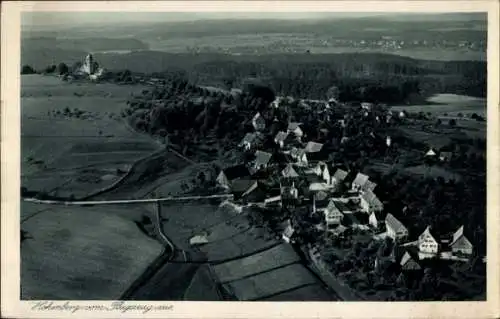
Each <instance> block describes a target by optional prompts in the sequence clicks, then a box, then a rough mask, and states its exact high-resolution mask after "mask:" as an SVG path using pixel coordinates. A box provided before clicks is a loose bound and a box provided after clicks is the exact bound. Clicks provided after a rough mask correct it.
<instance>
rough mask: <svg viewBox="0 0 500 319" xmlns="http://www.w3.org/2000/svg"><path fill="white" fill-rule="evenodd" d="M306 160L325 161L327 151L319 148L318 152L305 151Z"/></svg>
mask: <svg viewBox="0 0 500 319" xmlns="http://www.w3.org/2000/svg"><path fill="white" fill-rule="evenodd" d="M307 160H308V161H313V162H314V161H326V160H328V153H327V152H325V151H324V150H321V151H319V152H314V153H307Z"/></svg>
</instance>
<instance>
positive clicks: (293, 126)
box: [287, 122, 304, 139]
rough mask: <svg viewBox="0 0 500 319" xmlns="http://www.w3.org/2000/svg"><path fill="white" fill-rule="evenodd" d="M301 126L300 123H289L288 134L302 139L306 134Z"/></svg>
mask: <svg viewBox="0 0 500 319" xmlns="http://www.w3.org/2000/svg"><path fill="white" fill-rule="evenodd" d="M301 124H302V123H298V122H290V123H288V128H287V132H288V133H292V134H294V135H295V137H297V138H299V139H300V138H301V137H302V136H304V132H303V131H302V129H301V128H300V125H301Z"/></svg>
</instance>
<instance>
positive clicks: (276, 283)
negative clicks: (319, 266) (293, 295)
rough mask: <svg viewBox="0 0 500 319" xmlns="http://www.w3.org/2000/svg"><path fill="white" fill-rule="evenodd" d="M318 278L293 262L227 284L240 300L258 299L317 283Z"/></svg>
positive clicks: (226, 286)
mask: <svg viewBox="0 0 500 319" xmlns="http://www.w3.org/2000/svg"><path fill="white" fill-rule="evenodd" d="M316 283H317V280H316V278H314V276H313V275H312V274H311V273H310V272H309V271H308V270H307V269H306V268H305V267H304V266H302V265H300V264H292V265H289V266H286V267H283V268H280V269H276V270H273V271H270V272H265V273H262V274H257V275H255V276H252V277H248V278H245V279H241V280H237V281H232V282H231V283H228V284H225V285H224V286H225V288H227V289H228V290H229V291H231V292H232V293H234V295H235V296H237V298H238V299H239V300H242V301H245V300H258V299H262V298H266V297H270V296H272V295H278V294H280V293H284V292H287V291H290V290H293V289H297V288H301V287H303V286H307V285H313V284H316Z"/></svg>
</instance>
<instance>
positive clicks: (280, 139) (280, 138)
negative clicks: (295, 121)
mask: <svg viewBox="0 0 500 319" xmlns="http://www.w3.org/2000/svg"><path fill="white" fill-rule="evenodd" d="M287 137H288V133H287V132H283V131H279V132H278V134H276V136H275V137H274V142H275V143H276V144H278V146H279V147H281V148H283V147H284V146H285V141H286V138H287Z"/></svg>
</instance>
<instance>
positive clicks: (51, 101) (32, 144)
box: [21, 75, 159, 196]
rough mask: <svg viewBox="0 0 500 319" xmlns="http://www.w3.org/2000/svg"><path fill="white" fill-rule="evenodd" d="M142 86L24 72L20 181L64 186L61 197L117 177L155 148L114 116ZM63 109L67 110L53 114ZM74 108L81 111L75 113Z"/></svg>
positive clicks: (41, 187) (46, 187)
mask: <svg viewBox="0 0 500 319" xmlns="http://www.w3.org/2000/svg"><path fill="white" fill-rule="evenodd" d="M143 89H145V87H143V86H119V85H114V84H107V83H105V84H99V83H67V82H64V81H62V80H61V79H59V78H57V77H52V76H41V75H23V76H22V77H21V97H22V98H21V175H22V176H23V180H22V182H23V186H25V187H27V188H28V189H29V190H30V191H45V192H49V191H50V190H55V189H58V188H60V187H61V186H64V188H65V189H66V190H67V191H66V194H64V196H69V195H74V196H84V195H86V194H88V193H91V192H93V191H95V190H98V189H101V188H102V187H105V186H108V185H110V184H112V183H113V182H115V181H116V180H117V179H118V178H119V177H120V174H118V172H117V170H118V169H119V170H121V171H126V169H128V167H130V165H131V164H132V163H133V162H135V161H137V160H139V159H140V158H143V157H145V156H147V155H149V154H151V153H153V152H154V151H156V150H158V149H159V145H158V144H157V143H155V142H154V141H153V140H152V139H151V138H149V137H147V136H145V135H141V134H139V133H136V132H134V131H133V130H131V129H130V128H128V127H127V126H126V125H125V123H124V122H123V121H122V119H121V118H120V117H119V113H120V111H121V110H122V109H123V108H124V107H125V103H126V100H127V98H128V96H129V95H130V94H131V93H138V92H140V91H141V90H143ZM66 108H68V109H70V111H71V113H72V114H66V115H64V114H62V113H60V114H55V113H54V112H56V111H59V112H63V111H64V109H66ZM75 108H77V109H79V110H80V111H81V112H83V114H82V115H78V116H76V115H75V114H74V113H75V112H74V110H75ZM88 168H93V169H94V171H93V172H92V174H91V175H92V176H89V172H85V171H81V170H82V169H88ZM48 172H50V174H45V173H48ZM72 173H73V174H72ZM70 190H71V191H70ZM72 192H74V193H72ZM52 195H53V194H52ZM59 196H63V194H59Z"/></svg>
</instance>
